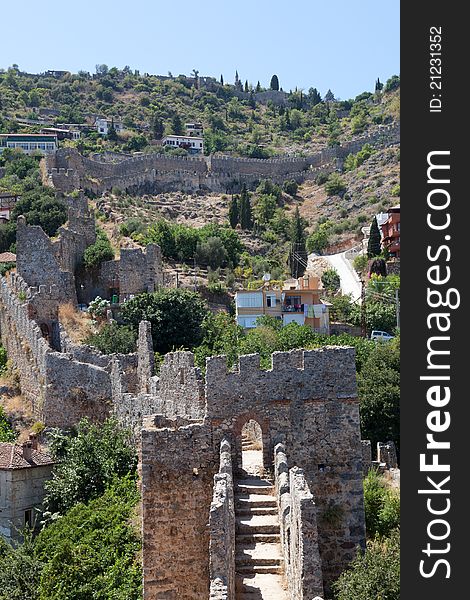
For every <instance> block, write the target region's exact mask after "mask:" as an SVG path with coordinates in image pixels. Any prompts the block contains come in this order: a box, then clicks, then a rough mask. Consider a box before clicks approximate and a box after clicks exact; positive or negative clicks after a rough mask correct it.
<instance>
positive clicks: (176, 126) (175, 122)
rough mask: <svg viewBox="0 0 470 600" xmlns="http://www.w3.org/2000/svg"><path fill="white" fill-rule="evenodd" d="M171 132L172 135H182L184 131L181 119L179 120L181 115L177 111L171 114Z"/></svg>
mask: <svg viewBox="0 0 470 600" xmlns="http://www.w3.org/2000/svg"><path fill="white" fill-rule="evenodd" d="M171 132H172V133H173V134H174V135H183V133H184V129H183V121H182V120H181V117H180V116H179V114H178V113H175V115H173V118H172V119H171Z"/></svg>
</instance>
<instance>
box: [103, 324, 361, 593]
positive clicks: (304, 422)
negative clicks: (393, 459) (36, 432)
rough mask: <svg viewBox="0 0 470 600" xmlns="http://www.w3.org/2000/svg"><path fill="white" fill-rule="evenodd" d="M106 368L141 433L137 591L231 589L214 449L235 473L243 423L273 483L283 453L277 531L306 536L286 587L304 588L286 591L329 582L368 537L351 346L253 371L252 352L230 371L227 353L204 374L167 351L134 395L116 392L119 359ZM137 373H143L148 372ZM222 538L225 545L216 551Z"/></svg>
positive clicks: (225, 500) (224, 497) (279, 359)
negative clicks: (282, 516)
mask: <svg viewBox="0 0 470 600" xmlns="http://www.w3.org/2000/svg"><path fill="white" fill-rule="evenodd" d="M145 332H146V333H145ZM141 334H142V335H141V336H140V345H141V347H140V348H139V353H138V357H139V358H138V360H139V361H141V362H144V354H145V347H147V342H145V336H146V335H148V334H149V329H148V324H145V323H143V324H142V325H141ZM145 364H147V363H145ZM113 372H114V377H115V380H114V382H113V405H114V407H115V410H116V412H117V415H118V417H119V418H120V419H121V420H122V421H123V422H125V423H126V424H128V425H131V426H132V425H134V427H135V431H136V433H138V432H139V431H141V434H140V443H139V446H140V459H141V460H140V462H141V473H142V493H143V536H144V588H145V589H144V598H146V599H150V598H156V597H159V594H161V595H162V597H165V598H175V599H176V598H187V599H188V600H191V599H194V600H196V598H198V599H199V598H204V597H208V590H209V588H210V587H211V588H213V591H214V594H213V597H217V598H218V597H224V595H223V593H225V592H220V594H219V595H217V594H216V591H215V590H219V591H220V590H224V589H225V590H226V588H227V587H230V583H229V581H225V582H224V581H223V577H221V573H223V572H224V571H225V572H227V573H230V572H231V570H230V568H229V566H230V565H228V566H227V564H226V563H225V562H224V560H223V558H222V557H223V556H225V557H226V556H227V551H228V550H227V545H228V546H230V545H231V543H232V541H231V535H230V534H229V532H228V531H226V533H225V534H224V535H222V534H221V531H222V528H221V522H225V523H230V522H231V513H230V506H231V505H230V493H231V492H230V485H231V483H230V476H229V475H228V476H222V475H223V472H222V471H221V464H222V463H221V450H222V448H223V449H224V452H227V448H230V463H231V468H233V471H234V472H235V473H236V472H238V471H239V469H240V467H241V432H242V429H243V426H244V425H245V423H247V422H248V421H250V420H255V421H256V422H257V423H258V424H259V425H260V426H261V430H262V441H263V454H264V465H265V468H266V467H267V469H268V470H271V472H275V475H276V479H278V480H279V474H280V472H281V471H282V469H279V465H278V466H277V467H276V469H275V468H274V463H275V451H277V452H279V451H280V449H281V450H282V452H284V454H285V456H286V457H288V461H289V466H290V468H288V467H286V468H287V472H288V475H289V478H288V480H287V481H285V482H284V484H279V485H278V488H279V490H280V493H279V496H280V495H281V488H282V487H283V486H284V488H283V493H284V492H288V494H289V501H288V502H287V503H286V502H284V501H281V500H279V504H280V506H282V507H283V508H284V511H286V510H287V512H288V513H289V517H288V519H287V517H286V520H285V528H284V538H285V539H286V540H287V539H288V538H289V539H290V540H294V539H295V540H298V537H297V538H295V536H296V535H297V536H298V535H300V536H301V539H302V540H303V541H302V543H301V544H300V546H299V545H291V542H287V541H286V546H285V552H286V555H287V547H289V553H290V558H289V563H288V570H289V573H290V574H291V582H292V585H293V586H296V589H297V590H300V589H302V590H303V594H304V595H303V596H299V595H293V596H292V597H293V598H294V597H295V598H297V597H299V598H300V597H310V596H312V597H313V596H315V595H318V594H319V593H322V590H323V586H325V588H326V589H327V590H328V589H329V586H330V584H331V582H332V581H333V580H334V578H336V577H337V576H338V575H339V573H340V572H341V571H342V570H344V568H345V566H346V565H347V564H348V563H349V561H351V560H352V558H353V557H354V555H355V552H356V549H357V547H358V546H359V547H363V546H364V541H365V525H364V507H363V496H362V494H363V492H362V469H363V467H362V446H361V441H360V429H359V406H358V400H357V395H356V380H355V359H354V350H353V349H352V348H340V347H329V348H324V349H319V350H312V351H301V350H300V351H297V350H296V351H290V352H279V353H274V354H273V357H272V369H271V370H268V371H263V370H261V369H260V367H259V355H248V356H241V357H240V361H239V365H238V369H237V370H235V371H228V369H227V364H226V361H225V357H212V358H209V359H207V363H206V373H205V377H203V376H202V374H201V372H200V370H199V369H198V368H197V367H195V366H194V356H193V355H192V354H191V353H190V352H177V353H170V354H168V355H166V356H165V360H164V362H163V365H162V367H161V369H160V373H159V375H158V376H156V375H150V379H149V381H148V383H147V385H145V383H144V381H142V380H139V381H138V384H137V385H138V388H139V389H140V390H145V391H141V392H140V393H138V394H134V393H125V392H123V388H122V385H121V383H120V373H119V366H118V365H117V364H116V363H115V365H114V371H113ZM139 372H140V373H141V375H142V377H147V376H148V375H149V374H151V372H152V370H151V369H149V368H147V369H139ZM146 415H153V416H146ZM142 423H143V427H142ZM279 444H281V446H280V447H278V445H279ZM285 462H286V463H287V458H286V459H285ZM226 463H227V460H226V459H225V463H224V464H226ZM225 472H226V473H228V469H227V471H225ZM214 477H215V480H214ZM214 485H215V487H214ZM175 498H177V499H178V500H177V501H175ZM286 498H287V496H286ZM211 511H212V512H211ZM329 514H334V515H335V519H331V518H329V517H328V515H329ZM209 515H211V519H212V521H211V520H210V518H209ZM175 523H178V526H175ZM208 524H211V526H210V527H208ZM227 526H228V525H227ZM211 532H212V535H213V537H212V538H211ZM214 536H215V537H214ZM162 540H168V544H164V543H163V542H162ZM224 544H225V546H224ZM292 544H294V542H292ZM295 544H297V541H295ZM221 547H223V548H225V554H224V552H222V553H221V554H219V555H218V557H217V556H213V555H212V554H211V552H210V548H213V549H214V548H219V549H220V548H221ZM310 569H313V570H312V571H311V572H310ZM297 593H300V592H296V594H297ZM305 594H307V595H305ZM308 594H310V596H309V595H308ZM227 597H229V596H227Z"/></svg>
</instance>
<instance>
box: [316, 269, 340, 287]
mask: <svg viewBox="0 0 470 600" xmlns="http://www.w3.org/2000/svg"><path fill="white" fill-rule="evenodd" d="M321 282H322V284H323V287H324V288H325V289H326V290H327V291H328V292H330V293H332V292H336V291H337V290H339V287H340V284H341V282H340V278H339V275H338V272H337V271H336V269H327V270H326V271H325V272H324V273H323V275H322V276H321Z"/></svg>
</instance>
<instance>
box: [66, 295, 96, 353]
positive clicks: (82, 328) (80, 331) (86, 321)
mask: <svg viewBox="0 0 470 600" xmlns="http://www.w3.org/2000/svg"><path fill="white" fill-rule="evenodd" d="M59 321H60V323H61V325H62V326H63V327H64V329H65V331H66V332H67V334H68V336H69V337H70V339H71V340H72V341H73V342H75V343H76V344H81V343H83V342H84V341H85V340H86V339H87V338H88V337H89V336H90V335H91V334H92V333H93V328H92V325H91V319H90V318H89V316H88V315H87V314H86V313H84V312H82V311H80V310H78V309H77V308H75V306H74V305H73V304H72V303H71V302H68V303H67V304H61V305H60V306H59Z"/></svg>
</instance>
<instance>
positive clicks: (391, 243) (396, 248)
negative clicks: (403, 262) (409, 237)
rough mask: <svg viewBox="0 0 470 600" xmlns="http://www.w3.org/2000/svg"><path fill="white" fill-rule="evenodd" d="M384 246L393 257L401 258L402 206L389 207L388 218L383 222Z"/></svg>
mask: <svg viewBox="0 0 470 600" xmlns="http://www.w3.org/2000/svg"><path fill="white" fill-rule="evenodd" d="M382 234H383V238H382V247H383V248H386V249H387V250H388V251H389V253H390V257H391V258H400V206H392V208H389V209H388V218H387V220H386V221H385V223H383V224H382Z"/></svg>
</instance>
